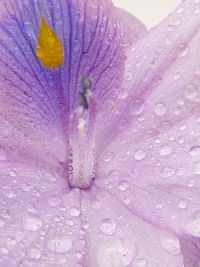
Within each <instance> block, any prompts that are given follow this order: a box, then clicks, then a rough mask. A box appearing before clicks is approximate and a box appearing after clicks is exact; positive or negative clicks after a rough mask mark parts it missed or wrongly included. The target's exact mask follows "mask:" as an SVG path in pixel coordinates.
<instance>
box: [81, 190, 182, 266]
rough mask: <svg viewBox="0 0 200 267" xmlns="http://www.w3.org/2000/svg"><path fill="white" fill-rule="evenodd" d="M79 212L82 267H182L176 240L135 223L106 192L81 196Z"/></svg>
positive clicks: (152, 227)
mask: <svg viewBox="0 0 200 267" xmlns="http://www.w3.org/2000/svg"><path fill="white" fill-rule="evenodd" d="M82 209H83V213H82V218H83V220H84V225H85V232H86V244H87V248H88V254H87V255H86V258H85V261H84V263H83V266H84V267H93V266H95V267H105V266H106V267H112V266H115V267H125V266H129V267H139V266H152V267H153V266H159V267H166V266H171V267H181V266H182V265H183V258H182V254H181V249H180V244H179V241H178V239H177V237H176V236H174V235H173V234H171V233H168V232H166V231H162V230H159V229H158V228H155V227H154V226H152V225H150V224H148V223H146V222H144V221H142V220H140V219H138V218H137V217H136V216H134V215H133V214H132V213H131V212H130V211H128V210H127V209H126V207H124V205H123V204H122V203H120V202H118V201H117V200H116V198H115V197H113V196H112V195H111V194H109V193H107V192H106V190H101V189H99V188H94V189H93V190H92V191H89V192H87V194H84V193H83V195H82ZM97 214H98V216H97Z"/></svg>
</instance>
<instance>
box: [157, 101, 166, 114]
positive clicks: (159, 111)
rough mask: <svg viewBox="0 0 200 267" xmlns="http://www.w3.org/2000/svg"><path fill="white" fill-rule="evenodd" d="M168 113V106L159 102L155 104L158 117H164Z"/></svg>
mask: <svg viewBox="0 0 200 267" xmlns="http://www.w3.org/2000/svg"><path fill="white" fill-rule="evenodd" d="M166 112H167V106H166V105H165V103H162V102H159V103H156V104H155V113H156V115H158V116H163V115H165V114H166Z"/></svg>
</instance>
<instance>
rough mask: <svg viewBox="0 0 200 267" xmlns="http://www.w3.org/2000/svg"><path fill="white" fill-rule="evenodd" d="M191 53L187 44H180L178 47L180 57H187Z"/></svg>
mask: <svg viewBox="0 0 200 267" xmlns="http://www.w3.org/2000/svg"><path fill="white" fill-rule="evenodd" d="M188 52H189V49H188V47H187V45H186V44H185V43H180V44H178V45H177V54H178V56H179V57H185V56H186V55H187V54H188Z"/></svg>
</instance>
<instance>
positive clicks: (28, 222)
mask: <svg viewBox="0 0 200 267" xmlns="http://www.w3.org/2000/svg"><path fill="white" fill-rule="evenodd" d="M41 226H42V220H41V218H40V217H39V215H36V214H33V213H32V214H31V213H30V214H27V215H26V216H25V217H24V218H23V227H24V229H25V230H28V231H31V232H35V231H37V230H39V229H40V228H41Z"/></svg>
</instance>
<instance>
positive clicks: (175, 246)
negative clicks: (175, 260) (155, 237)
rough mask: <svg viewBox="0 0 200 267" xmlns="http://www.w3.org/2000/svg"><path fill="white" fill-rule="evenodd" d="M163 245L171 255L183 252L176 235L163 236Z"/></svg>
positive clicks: (161, 240) (161, 242)
mask: <svg viewBox="0 0 200 267" xmlns="http://www.w3.org/2000/svg"><path fill="white" fill-rule="evenodd" d="M160 244H161V247H162V248H163V249H164V250H165V251H167V252H168V253H169V254H171V255H179V254H181V248H180V243H179V240H178V238H176V237H167V236H164V237H161V239H160Z"/></svg>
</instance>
